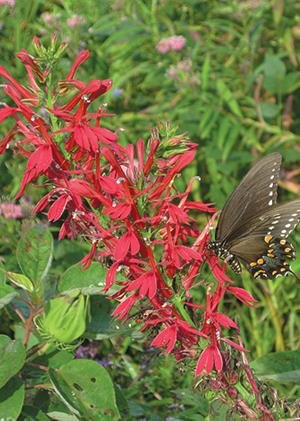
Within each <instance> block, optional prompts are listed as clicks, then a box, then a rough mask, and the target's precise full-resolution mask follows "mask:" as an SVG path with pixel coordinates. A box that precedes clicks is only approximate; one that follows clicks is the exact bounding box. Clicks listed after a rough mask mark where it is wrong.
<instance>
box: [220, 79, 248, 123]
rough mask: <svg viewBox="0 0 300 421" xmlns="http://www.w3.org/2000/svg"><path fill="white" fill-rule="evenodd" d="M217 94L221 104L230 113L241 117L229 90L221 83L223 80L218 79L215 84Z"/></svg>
mask: <svg viewBox="0 0 300 421" xmlns="http://www.w3.org/2000/svg"><path fill="white" fill-rule="evenodd" d="M216 87H217V91H218V94H219V95H220V97H221V99H222V100H223V102H224V103H225V104H226V105H227V106H228V108H229V109H230V111H231V112H232V113H233V114H235V115H237V116H238V117H242V112H241V109H240V106H239V104H238V102H237V100H236V99H235V97H234V96H233V94H232V92H231V91H230V89H229V88H228V87H227V86H226V84H225V83H224V82H223V80H221V79H218V80H217V83H216Z"/></svg>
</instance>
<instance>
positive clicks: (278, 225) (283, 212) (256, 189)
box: [208, 153, 300, 279]
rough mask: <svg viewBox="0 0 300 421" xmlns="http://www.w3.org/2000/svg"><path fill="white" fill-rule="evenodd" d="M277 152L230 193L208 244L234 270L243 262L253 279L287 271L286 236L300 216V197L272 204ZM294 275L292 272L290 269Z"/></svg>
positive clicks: (289, 251)
mask: <svg viewBox="0 0 300 421" xmlns="http://www.w3.org/2000/svg"><path fill="white" fill-rule="evenodd" d="M280 164H281V155H280V154H279V153H272V154H270V155H267V156H266V157H265V158H263V159H261V160H260V161H258V162H257V163H256V164H255V165H254V166H253V167H252V168H251V170H250V171H249V172H248V173H247V174H246V176H245V177H244V178H243V180H242V181H241V182H240V184H239V185H238V187H237V188H236V189H235V190H234V191H233V193H231V195H230V197H229V199H228V200H227V202H226V204H225V206H224V208H223V210H222V211H221V214H220V218H219V222H218V224H217V228H216V236H215V241H212V242H210V243H209V244H208V249H210V250H212V251H213V252H214V253H215V254H216V255H217V256H218V257H220V258H221V259H224V260H225V261H226V262H228V264H229V265H230V266H231V268H232V269H233V270H234V271H235V272H236V273H240V272H241V263H242V264H243V265H244V266H245V267H246V268H247V269H248V271H249V272H250V274H251V275H252V276H254V278H261V279H268V278H269V279H274V278H275V277H277V276H279V275H288V273H293V272H292V271H291V268H290V265H289V260H292V259H294V258H295V251H294V247H293V246H292V244H290V243H289V242H288V241H287V239H286V238H287V237H288V236H289V234H290V233H291V232H292V231H293V230H294V228H295V227H296V225H297V224H298V222H299V220H300V199H297V200H294V201H292V202H288V203H285V204H283V205H277V204H276V198H277V182H278V178H279V173H280ZM293 274H294V273H293Z"/></svg>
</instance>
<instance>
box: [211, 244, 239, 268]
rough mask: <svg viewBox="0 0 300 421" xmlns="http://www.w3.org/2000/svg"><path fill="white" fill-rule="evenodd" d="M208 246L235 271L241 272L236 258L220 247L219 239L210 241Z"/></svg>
mask: <svg viewBox="0 0 300 421" xmlns="http://www.w3.org/2000/svg"><path fill="white" fill-rule="evenodd" d="M208 248H209V249H210V250H213V252H214V253H215V255H216V256H218V257H220V259H222V260H224V261H225V262H226V263H228V264H229V265H230V267H231V268H232V270H233V271H234V272H235V273H241V265H240V262H239V261H238V259H237V258H236V257H235V256H234V255H233V254H231V253H230V252H229V251H228V250H227V249H226V248H224V247H222V244H221V243H220V242H219V241H211V242H210V243H209V245H208Z"/></svg>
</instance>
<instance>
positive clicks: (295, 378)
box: [251, 351, 300, 384]
mask: <svg viewBox="0 0 300 421" xmlns="http://www.w3.org/2000/svg"><path fill="white" fill-rule="evenodd" d="M251 367H252V368H253V369H254V371H255V375H256V376H257V377H258V378H259V379H263V380H276V381H277V382H280V383H297V384H299V383H300V351H286V352H272V353H270V354H267V355H264V356H263V357H260V358H257V359H256V360H254V361H252V363H251Z"/></svg>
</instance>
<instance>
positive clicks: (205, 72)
mask: <svg viewBox="0 0 300 421" xmlns="http://www.w3.org/2000/svg"><path fill="white" fill-rule="evenodd" d="M209 74H210V56H209V55H208V54H207V55H206V56H205V59H204V63H203V66H202V70H201V89H203V90H206V89H207V88H208V83H209Z"/></svg>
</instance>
